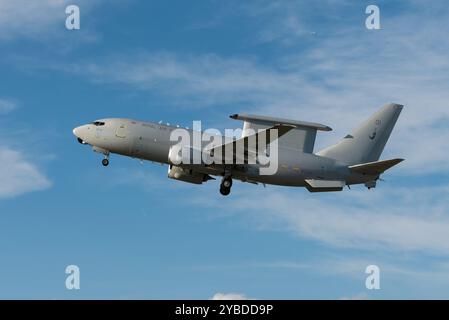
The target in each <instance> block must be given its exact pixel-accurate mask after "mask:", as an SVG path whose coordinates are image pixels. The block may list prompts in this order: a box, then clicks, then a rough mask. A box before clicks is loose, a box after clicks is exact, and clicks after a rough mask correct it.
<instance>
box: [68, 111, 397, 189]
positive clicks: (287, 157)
mask: <svg viewBox="0 0 449 320" xmlns="http://www.w3.org/2000/svg"><path fill="white" fill-rule="evenodd" d="M402 108H403V106H402V105H399V104H393V103H391V104H387V105H385V106H383V107H382V108H381V109H380V110H378V111H377V112H376V113H374V114H373V115H372V116H371V117H370V118H368V119H367V120H366V121H365V122H363V123H362V124H361V125H360V126H359V127H358V128H357V129H355V130H354V131H353V132H352V133H351V134H348V135H347V136H345V137H344V138H343V139H342V140H340V141H339V142H338V143H336V144H335V145H332V146H330V147H327V148H325V149H323V150H320V151H318V152H316V153H314V144H315V138H316V133H317V131H331V130H332V129H331V128H330V127H328V126H325V125H322V124H319V123H311V122H305V121H296V120H289V119H282V118H275V117H267V116H258V115H247V114H234V115H231V116H230V118H232V119H235V120H241V121H243V122H244V123H243V130H242V133H241V137H239V138H235V137H234V138H232V137H227V136H223V135H216V134H209V133H206V132H200V131H195V130H192V129H187V128H186V129H183V130H185V131H186V132H187V133H188V134H189V135H190V136H191V137H192V136H193V138H190V139H186V140H182V141H180V139H173V138H172V137H173V134H174V133H175V132H176V131H179V130H180V129H181V128H179V126H170V125H169V124H162V123H153V122H143V121H136V120H131V119H121V118H108V119H101V120H96V121H94V122H92V123H89V124H86V125H82V126H79V127H77V128H75V129H73V133H74V134H75V136H76V137H77V140H78V142H80V143H81V144H85V145H90V146H92V148H93V150H94V151H96V152H99V153H101V154H103V155H104V158H103V159H102V164H103V166H108V164H109V155H110V154H111V153H114V154H119V155H124V156H128V157H132V158H137V159H141V160H149V161H152V162H158V163H161V164H166V165H168V177H169V178H171V179H176V180H180V181H184V182H189V183H194V184H202V183H204V182H207V181H208V180H211V179H215V178H213V176H218V177H221V184H220V193H221V194H222V195H228V194H229V193H230V191H231V187H232V182H233V180H235V179H236V180H240V181H242V182H249V183H253V184H263V185H265V184H272V185H283V186H295V187H305V188H307V189H308V190H309V191H310V192H326V191H341V190H342V189H343V187H344V186H348V188H350V186H351V185H354V184H364V185H365V186H366V187H367V188H368V189H371V188H374V187H376V182H377V180H379V178H380V175H381V174H383V173H384V172H385V171H386V170H388V169H389V168H391V167H392V166H394V165H396V164H398V163H400V162H401V161H403V159H390V160H382V161H379V158H380V155H381V153H382V151H383V149H384V147H385V144H386V142H387V140H388V138H389V136H390V134H391V132H392V130H393V127H394V125H395V123H396V121H397V119H398V117H399V114H400V112H401V110H402ZM198 134H199V135H202V138H201V140H200V142H199V144H198V143H196V145H195V142H193V140H195V135H198ZM204 137H206V138H204ZM211 140H212V141H214V142H213V143H211V142H210V141H211ZM251 141H253V142H254V141H256V143H255V144H254V143H250V142H251ZM175 146H177V147H178V148H177V149H175V148H174V147H175ZM261 146H262V148H261ZM273 146H276V150H275V151H276V152H275V153H276V161H274V163H275V164H276V167H275V170H271V171H270V173H269V174H262V173H261V172H262V170H263V169H264V168H266V167H267V164H266V163H264V164H263V163H262V162H261V161H259V156H260V155H261V154H264V155H265V156H270V154H271V153H273V148H272V147H273ZM222 151H224V154H225V155H224V156H222ZM183 153H184V155H183ZM185 154H187V155H188V157H186V156H185ZM214 154H220V155H221V156H220V157H218V159H219V161H206V160H207V159H208V158H210V157H212V156H214ZM198 156H199V157H198ZM191 157H193V158H195V159H196V160H197V161H193V163H192V161H190V162H188V161H183V160H185V159H189V160H191ZM205 159H206V160H205Z"/></svg>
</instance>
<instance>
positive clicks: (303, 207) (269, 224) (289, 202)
mask: <svg viewBox="0 0 449 320" xmlns="http://www.w3.org/2000/svg"><path fill="white" fill-rule="evenodd" d="M254 188H257V187H252V188H251V189H250V188H249V187H248V188H245V190H240V193H239V194H234V195H233V201H232V202H231V203H229V204H228V205H229V206H230V207H231V208H232V210H229V207H228V209H227V211H229V212H236V214H239V216H241V214H245V216H246V217H247V218H248V219H249V220H250V221H249V222H248V224H249V225H254V226H255V227H256V228H258V229H262V230H263V229H269V230H286V231H289V232H291V233H293V234H295V235H296V236H298V237H300V238H304V239H309V240H313V241H318V242H320V243H325V244H327V245H328V246H331V247H337V248H351V249H365V250H366V249H368V250H370V251H375V250H382V251H384V252H385V251H393V252H394V251H411V252H426V253H432V254H443V255H446V254H449V233H448V232H447V231H448V230H449V217H448V215H447V214H448V212H449V204H448V203H447V201H446V199H447V198H448V197H449V188H448V187H444V186H435V187H419V186H415V187H414V186H408V187H388V186H387V185H382V184H381V185H380V186H379V187H378V188H377V189H376V190H372V191H367V190H362V189H359V190H357V189H355V190H352V191H344V192H341V193H335V194H325V195H316V194H310V193H308V192H307V191H301V190H287V189H285V190H284V191H283V192H280V191H279V190H275V188H274V187H270V189H271V190H270V189H266V190H264V191H260V190H259V191H258V190H255V189H254ZM273 189H274V190H273ZM261 192H263V195H262V194H261ZM195 203H197V202H195ZM202 203H203V205H206V206H211V207H214V208H216V211H218V212H221V210H220V209H219V208H220V207H221V206H222V199H216V200H213V199H210V200H209V202H205V201H204V199H203V200H202Z"/></svg>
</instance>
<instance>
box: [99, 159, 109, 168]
mask: <svg viewBox="0 0 449 320" xmlns="http://www.w3.org/2000/svg"><path fill="white" fill-rule="evenodd" d="M101 164H102V165H103V166H105V167H107V166H108V165H109V160H108V159H106V158H104V159H103V160H101Z"/></svg>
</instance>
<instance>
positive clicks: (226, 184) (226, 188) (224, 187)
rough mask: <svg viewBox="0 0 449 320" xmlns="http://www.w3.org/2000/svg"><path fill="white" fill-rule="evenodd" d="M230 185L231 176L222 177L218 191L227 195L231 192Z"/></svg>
mask: <svg viewBox="0 0 449 320" xmlns="http://www.w3.org/2000/svg"><path fill="white" fill-rule="evenodd" d="M231 187H232V178H231V177H229V176H228V177H223V179H222V180H221V184H220V193H221V194H222V195H224V196H227V195H229V194H230V193H231Z"/></svg>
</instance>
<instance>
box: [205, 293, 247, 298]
mask: <svg viewBox="0 0 449 320" xmlns="http://www.w3.org/2000/svg"><path fill="white" fill-rule="evenodd" d="M211 300H251V299H248V298H247V297H246V296H245V295H244V294H241V293H220V292H218V293H216V294H214V296H213V297H212V298H211Z"/></svg>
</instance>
